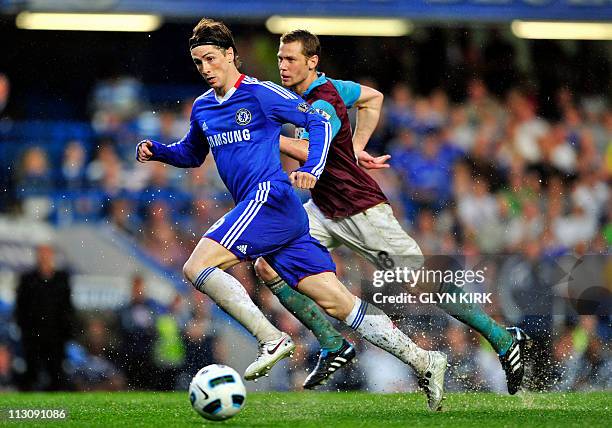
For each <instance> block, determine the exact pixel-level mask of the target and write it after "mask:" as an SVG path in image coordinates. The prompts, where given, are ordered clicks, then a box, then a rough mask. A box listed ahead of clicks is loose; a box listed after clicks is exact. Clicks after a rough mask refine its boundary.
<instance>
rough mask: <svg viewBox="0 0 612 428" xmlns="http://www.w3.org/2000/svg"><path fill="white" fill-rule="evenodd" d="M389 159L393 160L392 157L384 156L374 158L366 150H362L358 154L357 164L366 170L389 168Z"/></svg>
mask: <svg viewBox="0 0 612 428" xmlns="http://www.w3.org/2000/svg"><path fill="white" fill-rule="evenodd" d="M389 159H391V155H382V156H378V157H374V156H372V155H371V154H369V153H368V152H366V151H365V150H362V151H360V152H359V153H357V162H358V163H359V165H360V166H361V167H363V168H365V169H383V168H389V167H390V165H389V164H388V163H386V162H387V161H388V160H389Z"/></svg>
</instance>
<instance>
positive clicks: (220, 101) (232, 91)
mask: <svg viewBox="0 0 612 428" xmlns="http://www.w3.org/2000/svg"><path fill="white" fill-rule="evenodd" d="M234 92H236V87H235V86H232V87H231V88H230V90H229V91H227V92H226V93H225V95H223V97H221V98H219V96H218V95H217V93H216V92H215V91H214V90H213V94H215V99H216V100H217V102H218V103H219V104H223V103H224V102H225V101H227V100H229V98H230V97H231V96H232V95H233V94H234Z"/></svg>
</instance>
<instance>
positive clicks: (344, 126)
mask: <svg viewBox="0 0 612 428" xmlns="http://www.w3.org/2000/svg"><path fill="white" fill-rule="evenodd" d="M320 55H321V45H320V42H319V39H318V38H317V36H316V35H314V34H312V33H310V32H308V31H304V30H295V31H291V32H289V33H286V34H284V35H282V36H281V39H280V46H279V50H278V66H279V71H280V77H281V80H282V84H283V86H285V87H287V88H289V89H291V90H292V91H294V92H295V93H296V94H299V95H300V96H302V97H303V98H304V99H305V100H306V101H308V102H309V103H310V104H311V105H312V106H313V108H315V109H316V110H317V111H319V112H320V113H321V114H323V115H324V116H326V117H327V118H328V119H329V121H330V123H331V126H332V136H333V140H332V144H331V148H330V150H329V155H328V159H327V163H326V165H325V170H324V171H323V174H321V177H320V179H319V180H318V181H317V184H316V186H315V187H314V188H313V189H311V195H312V199H311V200H310V201H308V202H307V203H306V204H305V205H304V207H305V209H306V212H307V213H308V218H309V221H310V233H311V235H312V236H313V237H315V238H316V239H317V240H319V242H321V244H323V245H324V246H325V247H326V248H327V249H328V250H330V251H331V250H333V249H335V248H337V247H339V246H341V245H346V246H347V247H349V248H351V249H352V250H354V251H355V252H357V253H358V254H360V255H361V256H363V257H364V258H365V259H367V260H369V261H370V262H371V263H373V264H375V265H376V266H377V267H378V268H379V269H389V268H393V267H395V266H402V263H404V265H406V264H408V265H409V266H408V267H410V268H413V269H415V268H419V267H420V266H421V265H422V263H423V260H424V259H423V255H422V253H421V250H420V248H419V246H418V245H417V243H416V242H415V241H414V239H412V238H411V237H410V236H409V235H408V234H407V233H406V232H405V231H404V230H403V229H402V227H401V225H400V224H399V223H398V221H397V219H396V218H395V216H394V214H393V211H392V209H391V206H390V205H389V202H388V201H387V198H386V197H385V195H384V194H383V192H382V191H381V189H380V187H379V186H378V184H377V183H376V181H374V179H372V178H371V177H370V176H369V175H368V173H367V172H365V171H364V170H363V169H362V168H360V166H359V165H361V166H363V167H365V168H367V169H376V168H385V167H388V165H386V164H385V162H386V160H387V159H388V158H389V156H380V157H377V158H374V157H372V156H370V155H369V154H368V153H367V152H365V150H364V149H365V146H366V144H367V142H368V140H369V138H370V136H371V135H372V132H373V131H374V129H375V128H376V125H377V123H378V119H379V116H380V110H381V106H382V101H383V95H382V94H381V93H380V92H378V91H376V90H374V89H372V88H369V87H367V86H363V85H359V84H357V83H355V82H350V81H341V80H334V79H330V78H328V77H326V76H325V75H324V74H322V73H319V72H318V71H317V66H318V63H319V58H320ZM353 106H355V107H356V108H357V125H356V129H355V133H354V134H353V133H352V131H351V125H350V121H349V117H348V114H347V109H349V108H351V107H353ZM296 134H297V135H296V137H297V138H295V139H290V138H285V137H281V143H280V146H281V151H282V152H283V153H285V154H286V155H288V156H290V157H292V158H294V159H296V160H298V161H301V162H304V161H305V160H306V159H307V155H308V153H309V150H311V149H310V147H311V146H309V143H308V141H307V140H308V138H309V134H308V132H307V130H304V129H297V132H296ZM310 138H311V139H312V137H310ZM255 268H256V272H257V275H258V276H259V277H260V279H262V281H263V282H265V283H266V285H268V287H270V289H271V290H272V292H273V293H274V294H275V295H276V296H277V297H278V298H279V300H280V301H281V303H282V304H283V305H284V306H285V307H286V308H287V309H289V310H290V311H291V312H292V313H293V314H294V315H295V316H296V317H297V318H298V319H300V321H301V322H302V323H303V324H304V325H306V326H307V327H308V328H309V329H310V330H311V331H312V332H313V334H314V335H315V336H316V337H317V339H318V340H319V342H320V343H321V352H320V354H319V361H318V363H317V365H316V367H315V368H314V370H313V371H312V372H311V373H310V375H309V376H308V378H307V379H306V381H305V382H304V387H305V388H314V387H316V386H317V385H320V384H322V383H324V382H325V381H326V380H327V378H328V377H329V376H331V375H332V374H333V373H334V372H335V371H336V370H337V369H339V368H341V367H343V366H344V365H346V364H348V363H349V362H350V361H351V360H352V359H353V358H354V356H355V350H354V348H353V346H352V345H351V344H350V343H349V342H348V341H346V339H344V338H343V337H342V335H341V334H340V333H339V332H338V331H337V330H336V329H335V328H334V327H333V326H332V325H331V324H330V323H329V321H328V320H327V319H326V318H325V316H323V314H322V313H321V312H320V311H319V310H318V309H317V308H316V307H315V306H314V305H313V303H312V302H311V301H309V300H308V298H306V297H305V296H301V295H299V294H297V293H296V292H295V291H294V290H292V289H291V288H290V287H288V286H287V284H286V283H285V282H284V281H283V279H282V278H283V276H282V275H281V276H280V277H279V276H278V275H277V273H276V272H275V271H274V270H273V269H272V268H271V267H270V266H269V264H268V263H266V262H265V260H263V259H259V260H257V262H256V263H255ZM431 286H432V285H430V287H431ZM433 286H434V287H436V289H435V290H427V291H430V292H431V291H433V292H445V293H452V294H459V293H462V292H463V291H462V290H461V289H460V288H459V287H457V286H456V285H454V284H452V283H445V284H437V285H436V284H434V285H433ZM438 306H439V307H440V308H441V309H443V310H444V311H446V312H447V313H449V314H450V315H452V316H453V317H455V318H456V319H458V320H459V321H462V322H463V323H465V324H467V325H469V326H470V327H471V328H473V329H474V330H476V331H478V332H479V333H480V334H482V335H483V336H484V337H485V338H486V339H487V340H488V341H489V343H490V344H491V345H492V346H493V348H494V349H495V350H496V352H497V353H498V355H499V359H500V362H501V364H502V367H503V369H504V371H505V372H506V380H507V383H508V392H509V393H510V394H515V393H516V392H517V391H518V389H519V387H520V386H521V383H522V380H523V375H524V363H525V356H524V355H525V348H526V347H527V346H528V344H529V341H528V339H529V337H528V336H527V335H526V334H525V333H524V332H523V331H522V330H520V329H519V328H517V327H511V328H508V329H506V328H504V327H502V326H500V325H499V324H498V323H496V322H495V321H494V320H493V319H492V318H491V317H489V316H488V315H487V314H486V313H485V312H484V311H483V310H482V308H481V307H480V306H479V305H477V304H473V303H460V302H459V301H458V302H457V303H450V302H449V303H439V304H438Z"/></svg>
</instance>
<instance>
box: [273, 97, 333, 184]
mask: <svg viewBox="0 0 612 428" xmlns="http://www.w3.org/2000/svg"><path fill="white" fill-rule="evenodd" d="M314 113H316V114H319V115H321V116H323V118H325V119H327V120H328V121H329V123H330V127H329V128H328V130H329V131H330V132H331V137H330V140H332V139H333V138H334V137H335V136H336V134H337V133H338V131H339V130H340V126H341V123H340V119H339V118H338V115H337V114H336V110H335V108H334V107H333V106H332V105H331V104H330V103H328V102H327V101H324V100H316V101H315V102H314V103H313V104H312V110H311V115H312V114H314ZM309 140H310V133H309V132H308V130H307V129H302V130H301V131H300V132H299V138H289V137H283V136H281V138H280V150H281V153H283V154H286V155H287V156H289V157H291V158H293V159H295V160H297V161H299V162H301V163H303V164H304V166H303V167H306V166H307V161H308V155H309V154H310V149H309V147H310V141H309ZM328 150H329V149H328ZM306 172H309V171H306ZM321 172H322V170H321ZM319 175H320V173H319ZM316 178H317V179H318V176H316ZM313 185H314V184H313Z"/></svg>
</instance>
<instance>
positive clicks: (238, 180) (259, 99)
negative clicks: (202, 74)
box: [151, 75, 332, 203]
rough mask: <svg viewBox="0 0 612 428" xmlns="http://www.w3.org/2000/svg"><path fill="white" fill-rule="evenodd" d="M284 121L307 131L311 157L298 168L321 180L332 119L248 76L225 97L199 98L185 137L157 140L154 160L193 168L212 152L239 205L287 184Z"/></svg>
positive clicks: (208, 94)
mask: <svg viewBox="0 0 612 428" xmlns="http://www.w3.org/2000/svg"><path fill="white" fill-rule="evenodd" d="M284 123H292V124H294V125H296V126H299V127H304V128H305V129H306V130H307V132H308V133H309V136H310V145H309V152H308V159H307V161H306V162H305V163H304V165H303V166H302V167H301V168H299V169H298V170H299V171H304V172H308V173H310V174H312V175H314V176H315V177H317V179H318V178H319V176H320V175H321V173H322V172H323V169H324V167H325V161H326V159H327V152H328V151H329V146H330V143H331V139H332V128H331V125H330V123H329V122H328V120H327V119H326V118H324V117H323V116H321V115H320V114H319V113H317V112H316V111H315V110H314V109H313V108H312V107H311V106H310V105H309V104H308V103H306V102H305V101H304V100H303V99H302V98H300V97H298V96H297V95H296V94H294V93H292V92H291V91H288V90H287V89H285V88H283V87H281V86H278V85H276V84H274V83H272V82H263V81H259V80H257V79H255V78H253V77H248V76H245V75H242V76H241V77H240V79H239V80H238V82H236V85H234V87H233V88H232V89H231V90H229V91H228V92H227V94H226V95H225V96H224V97H223V98H219V97H218V96H217V95H216V94H215V92H214V91H213V90H212V89H210V90H209V91H207V92H206V93H204V94H203V95H201V96H200V97H198V98H197V99H196V100H195V102H194V104H193V108H192V111H191V124H190V128H189V131H188V132H187V134H186V135H185V137H183V138H182V139H181V140H180V141H178V142H176V143H173V144H170V145H168V146H165V145H163V144H160V143H158V142H155V141H154V142H153V148H152V152H153V157H152V158H151V159H152V160H158V161H161V162H165V163H168V164H171V165H174V166H178V167H182V168H192V167H198V166H200V165H201V164H202V162H204V159H205V158H206V155H207V154H208V152H209V151H210V152H212V154H213V157H214V158H215V162H216V164H217V169H218V171H219V175H220V176H221V179H222V180H223V182H224V183H225V185H226V186H227V188H228V190H229V191H230V193H231V194H232V197H233V199H234V201H235V202H236V203H238V202H240V201H242V200H243V199H244V197H245V196H246V195H248V194H249V193H250V192H252V191H253V190H257V186H258V183H262V182H264V181H284V182H288V177H287V174H286V173H285V172H284V171H283V169H282V166H281V162H280V149H279V137H280V130H281V126H282V124H284Z"/></svg>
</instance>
